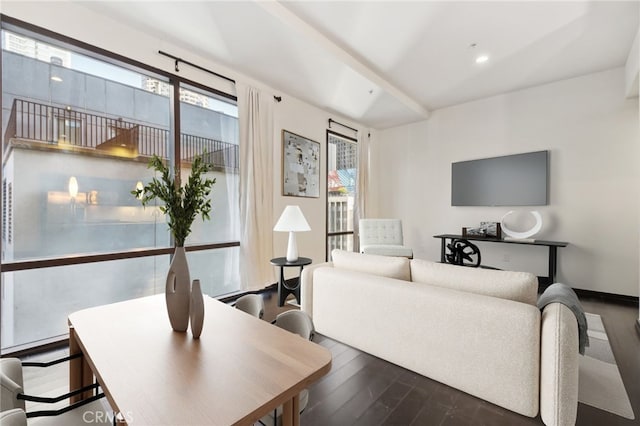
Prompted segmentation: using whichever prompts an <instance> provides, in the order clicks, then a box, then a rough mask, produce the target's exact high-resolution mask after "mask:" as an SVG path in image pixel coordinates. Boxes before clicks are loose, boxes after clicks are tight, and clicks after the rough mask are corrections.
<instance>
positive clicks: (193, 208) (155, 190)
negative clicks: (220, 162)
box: [131, 155, 216, 247]
mask: <svg viewBox="0 0 640 426" xmlns="http://www.w3.org/2000/svg"><path fill="white" fill-rule="evenodd" d="M147 168H149V169H151V168H153V169H154V170H155V171H156V172H158V173H160V174H161V175H162V178H161V180H158V179H157V178H155V177H154V178H153V179H152V180H151V182H149V183H148V184H147V185H145V186H144V188H141V189H134V190H133V191H131V194H132V195H134V196H135V197H137V198H138V199H139V200H140V201H141V203H142V205H143V206H145V207H146V205H147V204H149V203H150V202H151V201H153V200H155V199H156V198H157V199H159V200H161V201H163V202H164V205H163V206H159V208H160V211H161V212H162V213H164V214H166V215H167V216H169V221H168V225H169V229H170V230H171V233H172V234H173V237H174V239H175V244H176V246H178V247H182V246H184V241H185V240H186V239H187V237H188V236H189V234H190V233H191V225H192V224H193V221H194V220H195V218H196V216H198V214H199V215H201V216H202V220H209V219H210V217H209V213H211V199H209V198H208V196H209V194H210V193H211V187H212V186H213V184H214V183H216V180H215V178H214V179H209V178H206V177H205V178H204V179H203V177H202V175H203V174H204V173H206V172H208V171H209V170H210V166H209V165H208V164H206V163H205V162H204V161H203V159H202V157H201V156H199V155H198V156H195V158H194V160H193V163H192V164H191V175H190V176H189V180H188V181H187V184H186V185H184V187H182V186H180V185H179V184H178V183H176V181H175V179H174V178H173V177H172V176H171V173H170V171H171V170H170V168H169V166H167V165H165V164H164V162H163V161H162V159H161V158H160V157H158V156H157V155H154V156H153V157H152V158H151V159H150V160H149V165H148V166H147ZM179 173H180V170H179V169H178V168H176V170H175V175H178V176H179Z"/></svg>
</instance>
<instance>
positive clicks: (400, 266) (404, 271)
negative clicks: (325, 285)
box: [331, 249, 411, 281]
mask: <svg viewBox="0 0 640 426" xmlns="http://www.w3.org/2000/svg"><path fill="white" fill-rule="evenodd" d="M331 259H332V261H333V266H334V267H335V268H339V269H348V270H350V271H357V272H366V273H369V274H373V275H379V276H381V277H388V278H395V279H398V280H405V281H411V270H410V267H409V259H407V258H406V257H390V256H379V255H375V254H361V253H354V252H351V251H345V250H338V249H334V250H333V251H332V252H331Z"/></svg>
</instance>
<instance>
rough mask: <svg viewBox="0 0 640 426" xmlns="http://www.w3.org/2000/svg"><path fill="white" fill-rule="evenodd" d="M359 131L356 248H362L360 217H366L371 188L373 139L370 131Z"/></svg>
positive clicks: (355, 218) (355, 226)
mask: <svg viewBox="0 0 640 426" xmlns="http://www.w3.org/2000/svg"><path fill="white" fill-rule="evenodd" d="M363 133H364V132H358V180H357V192H356V211H355V217H354V236H353V243H354V246H355V247H354V250H355V251H359V250H360V243H359V240H360V238H359V237H360V227H359V226H358V223H359V221H360V219H364V218H366V217H367V216H366V213H367V209H366V199H367V194H368V189H369V144H370V142H371V139H370V137H369V133H368V132H367V134H366V135H365V134H363Z"/></svg>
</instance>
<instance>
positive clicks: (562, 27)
mask: <svg viewBox="0 0 640 426" xmlns="http://www.w3.org/2000/svg"><path fill="white" fill-rule="evenodd" d="M82 4H83V5H84V6H85V7H88V8H91V9H93V10H94V11H97V12H99V13H102V14H105V15H108V16H111V17H113V18H115V19H117V20H119V21H120V22H124V23H126V24H129V25H131V26H134V27H136V28H138V29H140V30H142V31H145V32H147V33H149V34H150V35H153V36H155V37H158V38H160V39H162V40H168V41H170V42H171V43H172V44H175V45H178V46H179V47H182V48H185V49H188V50H189V51H192V52H194V54H197V55H199V56H201V57H204V58H208V59H211V60H212V61H215V62H217V63H220V64H222V65H224V66H227V67H229V68H232V69H234V70H237V71H238V72H240V73H242V74H245V75H247V76H249V77H251V78H254V79H256V80H259V81H261V82H263V83H265V84H267V85H269V86H271V87H272V88H273V89H275V90H278V91H282V92H284V93H285V94H287V93H288V94H291V95H293V96H295V97H297V98H299V99H302V100H304V101H306V102H309V103H310V104H313V105H316V106H318V107H320V108H323V109H326V110H328V111H332V112H335V113H338V114H341V115H343V116H346V117H348V118H350V119H352V120H354V121H356V122H359V123H362V124H364V125H367V126H369V127H373V128H378V129H382V128H388V127H393V126H397V125H401V124H405V123H410V122H415V121H418V120H423V119H425V118H427V117H428V115H429V113H430V111H432V110H434V109H439V108H444V107H447V106H451V105H456V104H460V103H463V102H468V101H471V100H474V99H479V98H484V97H488V96H493V95H497V94H500V93H505V92H509V91H514V90H519V89H522V88H526V87H531V86H535V85H539V84H544V83H548V82H551V81H556V80H561V79H566V78H571V77H575V76H579V75H583V74H588V73H592V72H597V71H602V70H606V69H610V68H614V67H619V66H624V64H625V62H626V60H627V57H628V55H629V52H630V49H631V45H632V43H633V40H634V37H635V35H636V33H637V32H638V26H639V16H640V9H639V5H640V2H638V1H624V2H616V1H602V2H587V1H567V2H564V1H550V2H540V1H511V2H505V1H498V2H488V1H470V2H455V1H412V2H400V1H353V2H346V1H304V2H303V1H295V2H277V1H226V2H221V1H189V2H177V1H162V2H154V3H153V7H149V5H150V4H151V3H149V2H147V1H141V2H132V1H126V2H125V1H122V2H120V1H115V2H114V1H95V2H83V3H82ZM482 54H484V55H487V56H488V57H489V60H488V61H486V62H485V63H482V64H477V63H476V62H475V59H476V57H477V56H479V55H482ZM185 59H186V60H188V58H185ZM214 71H215V70H214Z"/></svg>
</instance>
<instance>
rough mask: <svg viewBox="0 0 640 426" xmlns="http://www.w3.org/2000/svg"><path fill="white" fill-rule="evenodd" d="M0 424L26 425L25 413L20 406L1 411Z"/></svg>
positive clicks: (2, 425)
mask: <svg viewBox="0 0 640 426" xmlns="http://www.w3.org/2000/svg"><path fill="white" fill-rule="evenodd" d="M0 426H27V415H26V413H25V412H24V410H22V409H21V408H13V409H11V410H6V411H2V412H0Z"/></svg>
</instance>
